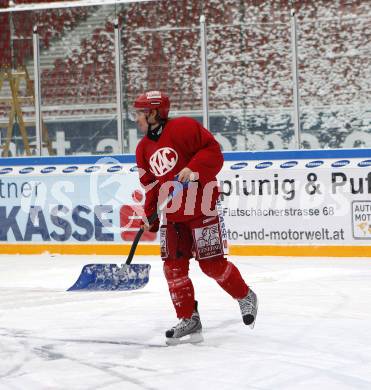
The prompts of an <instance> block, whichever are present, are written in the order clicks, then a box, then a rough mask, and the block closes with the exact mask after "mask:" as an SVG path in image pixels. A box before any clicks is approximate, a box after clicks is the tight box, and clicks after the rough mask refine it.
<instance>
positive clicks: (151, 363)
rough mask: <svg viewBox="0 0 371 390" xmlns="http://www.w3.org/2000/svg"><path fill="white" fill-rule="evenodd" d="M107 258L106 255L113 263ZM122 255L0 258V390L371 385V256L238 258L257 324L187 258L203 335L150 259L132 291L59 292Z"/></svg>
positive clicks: (339, 388) (292, 389)
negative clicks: (144, 279)
mask: <svg viewBox="0 0 371 390" xmlns="http://www.w3.org/2000/svg"><path fill="white" fill-rule="evenodd" d="M112 260H113V261H112ZM121 260H122V259H121V258H118V257H91V256H90V257H73V256H54V257H52V256H48V255H43V256H0V389H1V390H3V389H12V390H13V389H21V390H24V389H27V390H30V389H31V390H32V389H37V390H40V389H41V390H44V389H48V390H49V389H53V390H54V389H58V390H59V389H60V390H66V389H68V390H72V389H81V390H85V389H86V390H87V389H89V390H90V389H104V390H108V389H110V390H113V389H123V390H137V389H145V390H155V389H156V390H167V389H169V390H183V389H184V390H185V389H187V390H189V389H192V390H194V389H210V390H211V389H212V390H219V389H223V390H224V389H225V390H227V389H233V390H240V389H244V390H245V389H246V390H247V389H251V390H265V389H266V390H280V389H285V390H302V389H308V390H309V389H310V390H313V389H317V390H318V389H319V390H322V389H323V390H330V389H336V390H343V389H349V390H355V389H365V390H366V389H367V390H369V389H371V259H313V258H302V259H299V258H286V259H285V258H279V257H277V258H251V257H245V258H243V257H234V258H233V259H232V261H233V262H234V263H235V264H236V265H237V266H238V267H239V269H240V270H241V273H242V274H243V276H244V277H245V279H246V280H247V282H248V283H249V284H250V285H251V286H252V287H253V289H254V290H255V291H256V293H257V294H258V297H259V299H260V303H259V314H258V318H257V322H256V326H255V329H254V330H251V329H250V328H248V327H246V326H244V325H243V323H242V320H241V317H240V313H239V307H238V304H237V303H236V302H235V301H234V300H233V299H232V298H230V297H229V296H228V295H227V294H226V293H225V292H224V291H223V290H222V289H221V288H220V287H219V286H218V285H217V284H215V282H214V281H213V280H211V279H209V278H208V277H207V276H206V275H204V274H202V272H201V271H200V269H199V268H198V265H197V263H196V262H192V265H191V275H192V279H193V282H194V286H195V289H196V296H197V299H198V300H199V311H200V315H201V319H202V322H203V327H204V338H205V341H204V342H203V343H201V344H198V345H179V346H176V347H167V346H166V345H165V342H164V336H163V334H164V331H165V330H166V329H167V328H168V327H171V326H172V325H174V324H175V323H176V318H175V315H174V312H173V309H172V305H171V302H170V298H169V295H168V291H167V286H166V282H165V279H164V277H163V275H162V262H161V260H160V259H159V258H157V257H144V256H137V257H136V258H135V260H134V262H137V263H148V262H149V263H151V265H152V270H151V276H150V282H149V284H148V285H147V286H146V287H145V288H144V289H142V290H138V291H135V292H99V293H98V292H93V293H89V292H69V293H68V292H66V291H65V290H66V289H67V288H68V287H70V286H71V285H72V284H73V283H74V282H75V280H76V278H77V276H78V275H79V272H80V270H81V266H82V265H84V264H87V263H91V262H116V263H120V262H121Z"/></svg>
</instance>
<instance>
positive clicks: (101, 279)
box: [67, 264, 151, 291]
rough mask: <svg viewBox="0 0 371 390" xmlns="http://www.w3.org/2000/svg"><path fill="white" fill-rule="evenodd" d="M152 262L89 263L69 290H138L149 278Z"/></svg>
mask: <svg viewBox="0 0 371 390" xmlns="http://www.w3.org/2000/svg"><path fill="white" fill-rule="evenodd" d="M150 269H151V266H150V264H123V265H122V266H121V267H119V266H118V265H117V264H88V265H85V266H84V267H83V269H82V271H81V273H80V276H79V278H78V279H77V281H76V283H75V284H74V285H73V286H72V287H70V288H69V289H68V290H67V291H76V290H88V291H105V290H107V291H112V290H137V289H139V288H142V287H144V286H145V285H146V284H147V283H148V280H149V270H150Z"/></svg>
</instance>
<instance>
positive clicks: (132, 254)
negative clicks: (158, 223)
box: [125, 211, 158, 264]
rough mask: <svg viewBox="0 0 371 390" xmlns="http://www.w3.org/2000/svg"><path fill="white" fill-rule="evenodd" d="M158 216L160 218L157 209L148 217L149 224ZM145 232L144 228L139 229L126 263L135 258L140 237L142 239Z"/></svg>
mask: <svg viewBox="0 0 371 390" xmlns="http://www.w3.org/2000/svg"><path fill="white" fill-rule="evenodd" d="M157 218H158V213H157V211H155V212H154V213H153V214H152V215H151V216H150V217H149V218H148V225H152V224H153V222H155V220H156V219H157ZM143 233H144V230H143V228H140V229H139V230H138V233H137V235H136V236H135V238H134V241H133V243H132V244H131V248H130V252H129V256H128V258H127V259H126V263H125V264H130V263H131V261H132V260H133V257H134V254H135V251H136V249H137V246H138V243H139V241H140V239H141V237H142V234H143Z"/></svg>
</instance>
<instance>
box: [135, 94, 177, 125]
mask: <svg viewBox="0 0 371 390" xmlns="http://www.w3.org/2000/svg"><path fill="white" fill-rule="evenodd" d="M134 108H136V109H141V108H147V109H149V110H154V109H157V110H158V112H159V115H160V117H161V119H167V117H168V115H169V110H170V100H169V98H168V97H167V96H166V95H165V94H164V93H162V92H161V91H148V92H146V93H144V94H143V95H139V96H138V97H137V98H136V99H135V102H134Z"/></svg>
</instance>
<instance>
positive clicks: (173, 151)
mask: <svg viewBox="0 0 371 390" xmlns="http://www.w3.org/2000/svg"><path fill="white" fill-rule="evenodd" d="M169 109H170V101H169V98H168V97H167V96H166V95H165V94H163V93H162V92H160V91H150V92H147V93H144V94H143V95H140V96H139V97H137V99H136V100H135V103H134V111H133V113H132V114H133V117H132V119H133V120H135V121H136V123H137V126H138V127H139V129H140V131H141V132H143V133H144V134H145V135H144V137H143V138H142V140H141V141H140V142H139V144H138V146H137V149H136V160H137V165H138V169H139V175H140V181H141V184H142V185H143V187H144V188H145V191H146V198H145V205H144V210H145V215H146V216H147V217H149V216H150V215H151V214H153V213H154V212H155V211H156V210H157V207H158V203H159V202H160V201H161V199H163V198H164V197H166V196H167V195H168V192H169V191H171V183H174V178H175V177H176V179H177V180H178V181H180V182H181V183H186V182H189V184H188V188H186V189H185V190H184V191H183V193H182V194H178V195H177V196H176V197H175V198H174V199H173V201H172V202H171V205H169V207H168V208H167V209H166V210H165V211H164V215H163V222H164V224H163V225H162V226H161V228H160V237H161V239H160V242H161V257H162V259H163V261H164V263H163V267H164V274H165V277H166V280H167V283H168V287H169V291H170V296H171V299H172V302H173V305H174V308H175V311H176V314H177V317H178V319H179V323H178V324H177V325H175V326H174V327H172V328H171V329H169V330H167V331H166V342H167V344H170V345H171V344H179V343H183V342H191V343H195V342H199V341H202V340H203V337H202V325H201V320H200V315H199V313H198V309H197V301H195V296H194V295H195V294H194V289H193V285H192V281H191V279H190V278H189V276H188V271H189V260H190V259H191V258H193V257H194V258H195V259H196V260H197V261H198V263H199V265H200V267H201V270H202V271H203V272H204V273H205V274H206V275H208V276H209V277H211V278H213V279H214V280H215V281H216V282H217V283H218V284H219V285H220V286H221V287H222V288H223V289H224V290H225V291H226V292H227V293H228V294H230V295H231V296H232V297H233V298H235V299H236V300H237V301H238V303H239V306H240V310H241V314H242V318H243V322H244V323H245V324H246V325H249V326H250V327H251V328H253V327H254V323H255V318H256V314H257V305H258V301H257V297H256V295H255V293H254V292H253V291H252V290H251V289H250V288H249V287H248V286H247V285H246V283H245V282H244V280H243V278H242V277H241V274H240V272H239V271H238V269H237V268H236V266H234V265H233V264H232V263H231V262H229V261H228V260H227V259H226V257H225V255H224V247H223V239H222V232H221V226H220V220H219V217H218V213H217V208H216V203H217V201H218V196H219V188H218V185H217V181H216V175H217V173H218V172H219V171H220V169H221V168H222V165H223V155H222V153H221V150H220V146H219V144H218V142H217V141H216V140H215V138H214V137H213V135H212V134H211V133H210V132H209V131H208V130H206V129H205V128H203V127H202V126H201V125H200V124H199V123H198V122H197V121H196V120H194V119H192V118H188V117H180V118H174V119H170V118H169V117H168V114H169ZM142 227H143V229H144V230H149V231H152V232H155V231H158V229H159V220H158V219H157V220H156V221H155V222H154V223H152V224H150V225H149V223H148V219H147V218H145V219H144V220H143V222H142Z"/></svg>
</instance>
